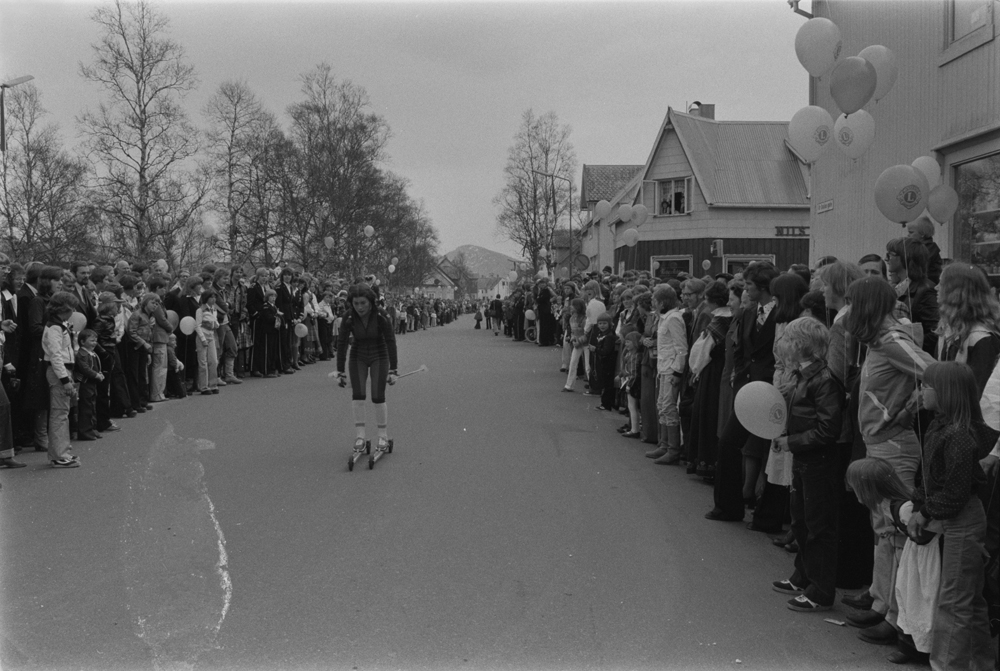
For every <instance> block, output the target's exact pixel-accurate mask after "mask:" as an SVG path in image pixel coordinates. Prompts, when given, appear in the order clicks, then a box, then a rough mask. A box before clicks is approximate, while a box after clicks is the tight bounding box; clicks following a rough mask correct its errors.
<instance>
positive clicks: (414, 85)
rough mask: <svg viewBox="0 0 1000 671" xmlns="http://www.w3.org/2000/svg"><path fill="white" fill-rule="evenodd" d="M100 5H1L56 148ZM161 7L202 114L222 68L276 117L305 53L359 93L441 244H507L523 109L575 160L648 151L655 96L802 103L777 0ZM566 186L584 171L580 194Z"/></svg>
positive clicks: (660, 112) (292, 97) (15, 68)
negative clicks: (381, 121)
mask: <svg viewBox="0 0 1000 671" xmlns="http://www.w3.org/2000/svg"><path fill="white" fill-rule="evenodd" d="M99 4H100V3H95V2H82V1H66V2H48V1H44V0H30V1H24V0H0V76H2V77H3V78H4V80H6V79H10V78H13V77H17V76H21V75H25V74H31V75H34V77H35V84H36V85H37V86H38V87H39V89H40V90H41V92H42V96H43V97H42V101H43V104H44V105H45V107H46V108H47V109H48V110H49V111H50V112H51V113H52V114H51V117H50V118H51V120H52V121H55V122H56V123H58V124H59V125H60V127H61V130H62V133H63V137H64V139H65V141H66V142H67V143H69V144H72V143H75V142H76V134H77V128H76V122H75V117H76V116H77V115H78V114H79V113H80V111H81V110H82V109H84V108H86V107H94V106H95V105H96V104H97V102H98V100H99V91H98V89H97V88H96V87H95V86H94V85H92V84H89V83H87V82H85V81H83V79H82V78H81V77H80V76H79V63H80V62H81V61H83V62H89V61H90V58H91V48H90V47H91V45H92V44H93V43H94V42H95V41H96V40H97V37H98V32H97V29H96V26H95V24H94V23H93V22H91V21H90V18H89V17H90V15H91V13H92V12H93V9H94V7H96V6H98V5H99ZM806 4H807V3H804V6H805V5H806ZM158 6H159V8H160V10H161V11H162V12H163V13H165V14H166V15H167V16H168V17H169V19H170V35H171V37H172V38H173V39H174V40H175V41H177V42H179V43H180V44H181V45H182V46H183V47H184V48H185V50H186V54H187V57H188V59H189V61H190V62H191V64H193V65H194V67H195V68H196V71H197V74H198V78H199V80H200V82H201V83H200V86H199V88H198V90H197V91H196V92H194V93H192V94H190V95H189V97H188V98H187V108H188V110H189V113H190V115H191V117H192V119H194V120H195V122H196V123H198V124H199V125H202V124H203V122H204V119H203V117H202V115H201V109H202V107H203V105H204V103H205V101H206V100H207V99H208V98H209V97H210V96H211V94H212V93H213V92H214V91H215V90H216V89H217V88H218V86H219V84H220V83H222V82H223V81H225V80H227V79H245V80H246V81H247V82H248V83H249V85H250V87H251V88H252V89H253V90H254V91H255V92H256V93H257V95H258V96H259V97H260V99H261V100H262V101H263V103H264V105H265V106H266V107H267V108H269V109H270V110H272V111H273V112H275V113H276V114H277V115H278V116H279V119H280V120H281V122H282V123H283V125H286V127H287V121H288V118H287V115H286V114H285V110H286V108H287V107H288V105H289V104H291V103H293V102H295V101H297V100H299V99H300V82H299V76H300V75H301V74H302V73H304V72H306V71H309V70H311V69H312V68H313V67H315V65H316V64H318V63H320V62H324V61H325V62H328V63H329V64H330V65H331V66H332V67H333V71H334V73H335V75H336V76H337V77H338V78H340V79H349V80H351V81H353V82H354V83H355V84H358V85H360V86H362V87H364V88H365V89H366V90H367V91H368V94H369V96H370V98H371V102H372V105H373V108H374V109H375V111H376V112H377V113H379V114H381V115H382V116H383V117H384V118H385V120H386V121H387V122H388V124H389V127H390V128H391V129H392V139H391V140H390V142H389V146H388V152H389V155H390V159H389V165H388V166H387V167H388V168H389V169H390V170H392V171H393V172H395V173H397V174H399V175H401V176H403V177H405V178H406V179H408V180H409V181H410V183H411V187H410V194H411V196H412V197H414V198H415V199H418V200H422V201H423V202H424V204H425V207H426V211H427V213H428V215H429V216H430V218H431V219H432V220H433V222H434V225H435V227H436V228H437V230H438V232H439V234H440V237H441V251H442V252H448V251H450V250H452V249H454V248H455V247H457V246H459V245H463V244H476V245H481V246H483V247H487V248H490V249H495V250H497V251H502V252H505V253H508V254H512V255H517V253H518V250H517V249H516V248H515V247H514V246H513V245H512V244H510V243H509V242H507V241H504V240H501V239H498V238H497V237H496V234H495V218H496V210H495V208H494V206H493V204H492V199H493V197H494V196H495V195H496V194H497V193H498V192H499V190H500V188H501V187H502V185H503V174H502V170H503V166H504V163H505V161H506V156H507V149H508V147H509V146H510V144H511V141H512V137H513V135H514V133H515V131H516V130H517V127H518V123H519V121H520V117H521V114H522V112H523V111H524V110H526V109H528V108H532V109H534V110H535V111H536V112H537V113H539V114H542V113H545V112H549V111H552V112H555V113H556V114H557V115H558V117H559V119H560V121H561V122H562V123H564V124H569V126H570V127H571V128H572V135H571V138H572V143H573V145H574V147H575V148H576V154H577V158H578V161H579V165H580V166H581V169H582V166H583V165H584V164H616V163H635V164H641V163H644V162H645V161H646V159H647V157H648V155H649V152H650V150H651V148H652V143H653V141H654V140H655V136H656V132H657V130H658V129H659V126H660V124H661V123H662V121H663V118H664V116H665V114H666V111H667V107H668V106H671V107H674V108H675V109H681V110H683V109H685V105H686V104H688V103H690V102H692V101H694V100H700V101H702V102H705V103H714V104H715V105H716V118H718V119H735V120H784V121H787V120H789V119H790V118H791V116H792V115H793V114H794V113H795V111H796V110H798V109H799V108H800V107H802V106H804V105H806V104H807V103H808V76H807V74H806V72H805V70H803V69H802V67H801V66H800V65H799V63H798V61H797V60H796V58H795V50H794V39H795V32H796V31H797V30H798V28H799V26H801V25H802V23H803V22H804V21H805V19H804V18H802V17H800V16H798V15H796V14H794V13H793V12H792V11H791V9H790V8H789V6H788V3H787V2H786V1H785V0H732V1H729V2H722V1H718V0H702V1H700V2H677V1H671V2H655V3H654V2H641V3H629V4H625V3H604V2H601V3H597V2H557V3H544V4H543V3H538V2H529V3H523V2H522V3H514V2H496V3H483V2H448V3H433V4H431V3H417V2H407V3H394V4H387V3H379V4H375V3H357V2H355V3H340V2H319V1H314V2H299V3H285V2H214V3H208V2H190V1H189V2H179V1H176V0H161V2H159V3H158ZM579 180H580V170H578V171H577V174H576V189H577V190H578V189H579Z"/></svg>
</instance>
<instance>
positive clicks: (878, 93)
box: [858, 44, 899, 102]
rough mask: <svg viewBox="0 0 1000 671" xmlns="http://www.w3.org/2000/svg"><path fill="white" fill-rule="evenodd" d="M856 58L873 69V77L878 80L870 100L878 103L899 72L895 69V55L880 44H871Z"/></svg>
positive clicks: (890, 87)
mask: <svg viewBox="0 0 1000 671" xmlns="http://www.w3.org/2000/svg"><path fill="white" fill-rule="evenodd" d="M858 57H859V58H863V59H865V60H866V61H868V62H869V63H871V64H872V67H873V68H875V76H876V77H877V78H878V84H877V85H876V86H875V93H874V95H872V98H873V99H874V100H875V102H878V101H879V100H881V99H882V98H884V97H885V94H886V93H888V92H889V91H890V90H891V89H892V85H893V84H895V83H896V75H898V74H899V70H898V69H897V68H896V54H894V53H892V51H890V50H889V49H888V48H886V47H883V46H882V45H881V44H873V45H872V46H870V47H865V48H864V49H862V50H861V53H860V54H858Z"/></svg>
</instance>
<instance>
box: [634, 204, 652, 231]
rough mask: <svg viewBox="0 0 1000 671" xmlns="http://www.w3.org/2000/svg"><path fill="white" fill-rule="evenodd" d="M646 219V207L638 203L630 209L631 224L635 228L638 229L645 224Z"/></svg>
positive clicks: (647, 217)
mask: <svg viewBox="0 0 1000 671" xmlns="http://www.w3.org/2000/svg"><path fill="white" fill-rule="evenodd" d="M647 219H649V208H648V207H646V206H645V205H643V204H642V203H639V204H638V205H634V206H633V207H632V224H633V225H634V226H635V227H636V228H639V227H640V226H642V225H643V224H645V223H646V220H647Z"/></svg>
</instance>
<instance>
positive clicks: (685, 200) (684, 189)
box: [656, 177, 691, 217]
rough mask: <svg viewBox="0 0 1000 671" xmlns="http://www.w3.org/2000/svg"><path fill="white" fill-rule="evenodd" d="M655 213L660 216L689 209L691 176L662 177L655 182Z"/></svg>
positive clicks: (682, 212)
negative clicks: (662, 178) (677, 177)
mask: <svg viewBox="0 0 1000 671" xmlns="http://www.w3.org/2000/svg"><path fill="white" fill-rule="evenodd" d="M656 202H657V203H658V205H657V206H656V213H657V214H658V215H660V216H664V217H666V216H672V215H675V214H687V213H688V212H690V211H691V178H690V177H684V178H682V179H664V180H661V181H659V182H657V183H656Z"/></svg>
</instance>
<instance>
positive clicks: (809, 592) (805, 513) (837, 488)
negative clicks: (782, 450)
mask: <svg viewBox="0 0 1000 671" xmlns="http://www.w3.org/2000/svg"><path fill="white" fill-rule="evenodd" d="M820 449H821V450H822V451H823V452H822V453H821V454H810V455H807V456H803V457H796V458H795V461H794V463H793V465H792V491H791V506H792V534H794V535H795V542H796V543H798V546H799V552H798V554H796V555H795V574H794V575H792V578H791V581H792V582H793V583H795V584H796V585H799V586H800V587H805V588H806V592H805V594H806V598H808V599H811V600H813V601H815V602H816V603H818V604H820V605H823V606H829V605H831V604H833V601H834V598H835V597H836V596H837V543H838V537H839V533H840V492H841V490H843V489H844V483H843V480H842V479H841V476H840V464H839V463H838V462H839V458H838V455H837V448H836V447H835V446H830V447H829V448H820Z"/></svg>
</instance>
